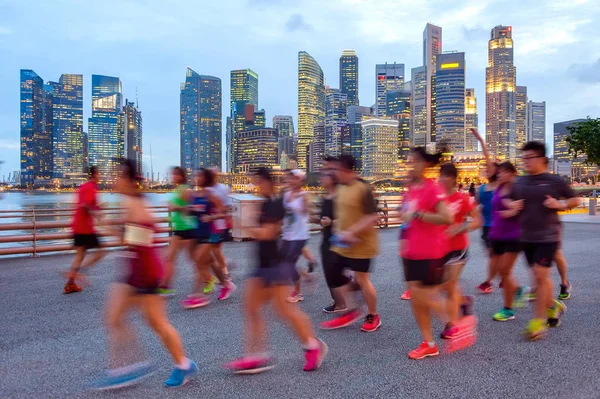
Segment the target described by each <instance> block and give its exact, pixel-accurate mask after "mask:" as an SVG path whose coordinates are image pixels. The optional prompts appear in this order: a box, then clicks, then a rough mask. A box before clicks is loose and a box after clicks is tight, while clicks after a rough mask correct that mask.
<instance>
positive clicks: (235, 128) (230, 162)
mask: <svg viewBox="0 0 600 399" xmlns="http://www.w3.org/2000/svg"><path fill="white" fill-rule="evenodd" d="M230 78H231V86H230V90H229V110H230V114H229V117H230V118H231V129H230V134H229V135H228V136H227V137H226V140H227V141H226V146H227V168H228V170H229V171H233V170H235V163H236V161H235V154H236V150H235V148H236V141H237V133H238V132H241V131H242V130H246V128H247V123H246V119H247V118H246V115H245V106H246V105H247V104H250V105H253V106H254V109H255V110H258V74H257V73H256V72H254V71H253V70H251V69H238V70H234V71H231V73H230ZM262 126H263V127H264V124H262Z"/></svg>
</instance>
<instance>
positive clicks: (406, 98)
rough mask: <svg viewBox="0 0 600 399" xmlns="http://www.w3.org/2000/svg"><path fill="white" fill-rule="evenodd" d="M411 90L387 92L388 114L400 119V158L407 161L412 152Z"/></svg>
mask: <svg viewBox="0 0 600 399" xmlns="http://www.w3.org/2000/svg"><path fill="white" fill-rule="evenodd" d="M410 96H411V92H410V90H402V91H389V92H388V93H387V115H388V118H392V119H395V120H397V121H398V160H399V161H402V162H406V160H407V159H408V154H409V153H410V146H411V145H410Z"/></svg>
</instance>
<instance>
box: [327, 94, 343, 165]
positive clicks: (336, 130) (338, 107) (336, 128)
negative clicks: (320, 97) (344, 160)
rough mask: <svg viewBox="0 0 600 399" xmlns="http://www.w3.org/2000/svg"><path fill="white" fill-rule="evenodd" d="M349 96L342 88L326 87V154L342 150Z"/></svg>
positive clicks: (333, 155) (333, 153)
mask: <svg viewBox="0 0 600 399" xmlns="http://www.w3.org/2000/svg"><path fill="white" fill-rule="evenodd" d="M347 109H348V97H347V96H346V94H344V93H342V92H341V90H340V89H333V88H330V87H326V88H325V155H326V156H332V157H338V156H340V154H341V151H342V129H343V127H344V126H345V125H347V124H348V114H347Z"/></svg>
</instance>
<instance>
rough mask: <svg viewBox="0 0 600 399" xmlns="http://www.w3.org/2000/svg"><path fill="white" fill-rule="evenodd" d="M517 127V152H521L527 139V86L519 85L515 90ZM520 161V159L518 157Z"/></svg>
mask: <svg viewBox="0 0 600 399" xmlns="http://www.w3.org/2000/svg"><path fill="white" fill-rule="evenodd" d="M515 116H516V117H515V129H516V132H517V143H516V146H517V148H516V153H517V155H519V154H520V152H521V148H522V147H523V145H524V144H525V142H526V141H527V87H526V86H517V91H516V92H515ZM517 162H520V159H517Z"/></svg>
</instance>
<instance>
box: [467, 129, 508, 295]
mask: <svg viewBox="0 0 600 399" xmlns="http://www.w3.org/2000/svg"><path fill="white" fill-rule="evenodd" d="M471 133H473V135H474V136H475V138H476V139H477V141H479V144H480V145H481V149H482V151H483V156H484V158H485V160H486V167H487V178H488V182H487V184H482V185H481V186H480V187H479V196H478V198H477V202H478V203H479V204H480V205H481V214H482V215H483V228H482V230H481V232H482V233H481V239H482V240H483V243H484V245H485V246H486V248H487V252H488V275H487V280H485V281H484V282H483V283H481V284H479V286H478V287H477V291H478V292H479V293H480V294H490V293H491V292H492V291H493V290H494V288H493V287H492V281H493V280H494V278H495V277H496V276H497V275H498V267H497V265H496V259H495V257H494V253H493V251H492V242H491V241H490V239H489V234H490V229H491V228H492V220H493V218H492V198H493V196H494V191H495V190H496V189H497V188H498V181H497V171H498V165H497V164H496V163H495V162H494V161H493V160H492V158H491V156H490V153H489V152H488V149H487V146H486V145H485V141H483V138H482V137H481V135H480V134H479V132H478V131H477V129H473V128H472V129H471ZM500 288H502V283H500Z"/></svg>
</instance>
